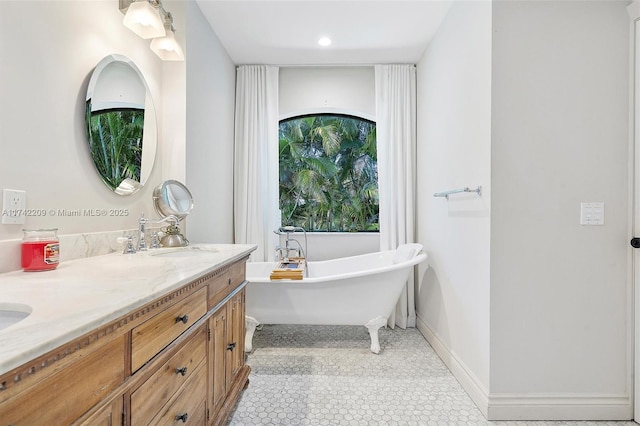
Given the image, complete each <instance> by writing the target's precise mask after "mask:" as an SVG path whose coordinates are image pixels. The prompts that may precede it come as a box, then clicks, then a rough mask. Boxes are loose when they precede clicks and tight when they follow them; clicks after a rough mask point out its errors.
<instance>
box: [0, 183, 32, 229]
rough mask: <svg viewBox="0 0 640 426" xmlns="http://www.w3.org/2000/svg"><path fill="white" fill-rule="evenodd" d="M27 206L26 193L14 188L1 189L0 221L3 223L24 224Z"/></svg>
mask: <svg viewBox="0 0 640 426" xmlns="http://www.w3.org/2000/svg"><path fill="white" fill-rule="evenodd" d="M26 207H27V193H26V192H25V191H18V190H15V189H4V190H2V223H3V224H5V225H20V224H24V219H25V216H26V212H25V210H26Z"/></svg>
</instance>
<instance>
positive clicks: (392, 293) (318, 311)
mask: <svg viewBox="0 0 640 426" xmlns="http://www.w3.org/2000/svg"><path fill="white" fill-rule="evenodd" d="M426 259H427V255H426V254H425V253H424V252H422V245H420V244H404V245H401V246H399V247H398V249H397V250H389V251H382V252H376V253H370V254H364V255H360V256H352V257H345V258H340V259H334V260H325V261H320V262H309V263H308V264H307V270H308V272H309V274H308V275H309V276H308V277H305V278H303V279H302V280H279V281H271V280H270V279H269V275H270V273H271V271H272V270H273V268H274V267H275V263H271V262H249V263H247V281H249V284H248V285H247V287H246V289H247V290H246V291H247V292H246V315H247V321H246V324H247V336H246V339H245V340H246V342H245V349H246V350H247V351H251V349H252V347H253V345H252V340H253V333H254V331H255V328H256V326H257V325H258V324H315V325H364V326H366V327H367V328H368V329H369V334H370V335H371V351H373V352H374V353H378V352H380V343H379V340H378V330H379V329H380V327H383V326H385V325H386V324H387V318H388V317H389V315H390V314H391V312H392V311H393V308H394V307H395V306H396V303H397V301H398V299H399V298H400V295H401V293H402V290H403V288H404V285H405V283H406V281H407V279H408V278H409V274H411V273H412V271H413V267H414V266H415V265H417V264H419V263H422V262H424V261H425V260H426Z"/></svg>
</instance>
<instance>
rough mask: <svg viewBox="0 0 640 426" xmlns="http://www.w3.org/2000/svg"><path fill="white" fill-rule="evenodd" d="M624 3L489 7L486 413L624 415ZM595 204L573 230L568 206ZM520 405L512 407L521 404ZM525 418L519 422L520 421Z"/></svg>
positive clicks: (575, 211)
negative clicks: (596, 217) (543, 402)
mask: <svg viewBox="0 0 640 426" xmlns="http://www.w3.org/2000/svg"><path fill="white" fill-rule="evenodd" d="M628 30H629V17H628V15H627V11H626V2H620V1H584V2H564V1H550V2H537V1H530V2H524V1H519V2H508V1H505V2H502V1H500V2H494V4H493V55H492V58H493V75H492V121H491V122H492V148H491V156H492V161H491V172H492V192H493V194H492V209H491V213H492V214H491V379H490V382H491V405H492V406H493V407H494V409H493V412H494V413H495V414H496V416H500V417H502V416H503V415H510V414H509V413H511V412H513V411H514V410H518V409H519V407H512V406H511V405H512V404H514V403H516V405H517V404H518V400H516V398H515V396H516V395H517V396H518V397H519V398H520V400H519V401H520V404H522V405H525V406H529V405H531V404H533V403H534V402H535V400H536V399H539V398H541V397H551V396H562V397H563V398H565V401H564V402H563V401H560V400H556V401H553V402H551V403H550V405H551V406H553V407H555V409H556V412H557V413H559V414H566V415H570V414H571V412H572V410H571V407H569V406H570V405H571V404H574V405H577V406H582V413H585V414H587V415H588V416H589V417H592V416H595V414H594V413H591V412H590V411H591V410H590V409H589V408H588V406H589V405H595V403H596V402H595V400H594V399H592V398H595V399H596V400H599V399H600V400H599V403H602V404H603V406H602V407H600V408H599V413H601V415H604V416H605V418H607V417H608V418H612V416H613V415H622V414H624V412H625V409H626V411H627V412H629V407H626V408H625V407H624V405H625V404H626V403H628V399H629V398H630V388H629V384H630V381H629V380H630V375H631V369H630V367H631V366H630V365H629V362H628V358H627V356H628V354H629V347H630V346H631V345H632V344H633V341H632V340H630V334H629V330H630V327H631V324H630V320H631V314H630V303H631V300H630V298H629V295H630V287H629V286H630V283H629V280H628V278H627V277H628V276H627V273H628V271H629V267H630V265H629V248H628V243H627V241H628V239H629V238H628V231H629V229H628V223H629V222H628V220H629V216H628V214H629V203H628V197H629V192H628V191H629V186H628V185H629V170H628V164H629V139H628V129H629V127H628V106H629V84H628V81H629V62H628V56H629V45H628V42H629V32H628ZM590 201H599V202H604V203H605V225H604V226H581V225H580V224H579V213H580V203H581V202H590ZM522 398H524V400H522ZM525 411H526V410H523V409H520V412H521V413H523V412H525Z"/></svg>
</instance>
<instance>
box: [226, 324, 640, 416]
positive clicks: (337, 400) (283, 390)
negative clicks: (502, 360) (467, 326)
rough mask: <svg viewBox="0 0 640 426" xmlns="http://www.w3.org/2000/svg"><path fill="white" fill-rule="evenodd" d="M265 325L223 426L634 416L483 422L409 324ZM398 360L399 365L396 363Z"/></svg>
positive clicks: (256, 337)
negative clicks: (373, 343)
mask: <svg viewBox="0 0 640 426" xmlns="http://www.w3.org/2000/svg"><path fill="white" fill-rule="evenodd" d="M369 344H370V340H369V334H368V332H367V329H366V328H365V327H359V326H292V325H286V326H285V325H277V326H276V325H271V326H269V325H265V326H263V328H262V330H260V331H256V334H255V336H254V340H253V347H254V350H253V352H252V353H251V354H249V356H248V358H247V363H248V364H249V365H250V366H251V369H252V371H251V375H250V377H249V379H250V384H249V387H248V388H247V389H246V390H245V392H244V394H243V396H242V398H241V399H240V401H239V402H238V404H237V405H236V407H235V408H234V411H233V413H232V415H231V417H230V420H229V422H228V423H227V424H228V425H233V426H241V425H242V426H244V425H246V426H249V425H338V426H342V425H345V426H352V425H353V426H359V425H364V426H391V425H398V426H400V425H407V426H410V425H415V426H423V425H424V426H432V425H435V426H449V425H465V426H466V425H486V426H506V425H514V426H520V425H523V426H539V425H540V426H544V425H558V426H560V425H562V426H565V425H566V426H569V425H575V426H627V425H629V426H631V425H636V426H637V424H636V423H634V422H564V421H563V422H540V421H535V422H523V421H513V422H488V421H486V420H485V419H484V417H483V416H482V414H481V413H480V411H479V410H478V409H477V408H476V406H475V405H474V403H473V402H472V401H471V399H470V398H469V397H468V396H467V394H466V393H465V391H464V390H463V389H462V387H461V386H460V385H459V383H458V382H457V381H456V379H455V378H454V377H453V376H452V375H451V373H450V372H449V370H448V369H447V367H446V366H445V365H444V364H443V362H442V361H441V360H440V358H438V356H437V355H436V354H435V352H434V351H433V350H432V349H431V347H430V346H429V344H428V343H427V341H426V340H425V339H424V338H423V337H422V335H421V334H420V332H419V331H418V330H417V329H415V328H412V329H407V330H400V329H396V330H389V329H386V330H384V329H383V330H380V345H381V347H382V351H381V353H380V354H379V355H375V354H373V353H372V352H370V350H369ZM398 366H402V368H398Z"/></svg>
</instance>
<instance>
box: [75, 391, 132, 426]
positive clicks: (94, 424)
mask: <svg viewBox="0 0 640 426" xmlns="http://www.w3.org/2000/svg"><path fill="white" fill-rule="evenodd" d="M123 412H124V403H123V399H122V397H118V398H116V399H114V400H113V401H112V402H110V403H108V404H107V405H105V406H104V407H102V408H101V409H100V410H99V411H97V412H96V413H95V414H93V415H92V416H91V417H89V418H88V419H86V420H85V421H83V422H82V423H79V424H78V426H122V425H124V423H123ZM74 425H75V423H74Z"/></svg>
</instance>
